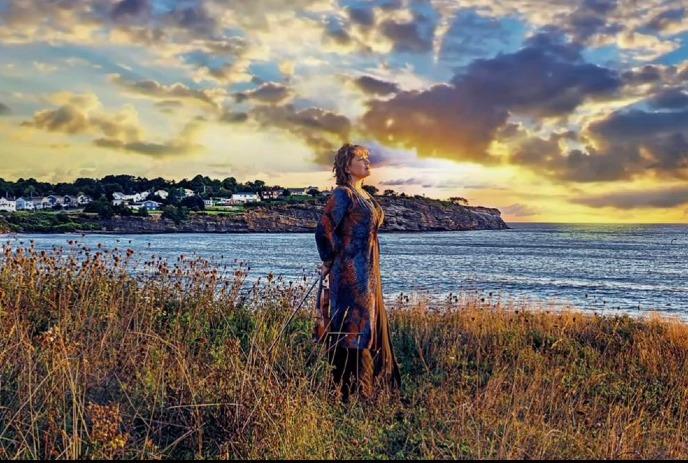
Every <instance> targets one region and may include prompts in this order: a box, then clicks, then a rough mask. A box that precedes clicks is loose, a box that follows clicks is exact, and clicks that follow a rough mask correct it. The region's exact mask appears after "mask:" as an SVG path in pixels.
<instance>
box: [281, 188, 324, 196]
mask: <svg viewBox="0 0 688 463" xmlns="http://www.w3.org/2000/svg"><path fill="white" fill-rule="evenodd" d="M313 188H315V189H316V190H318V187H317V186H307V187H305V188H287V190H289V194H290V195H307V194H308V190H310V189H313ZM318 191H319V190H318Z"/></svg>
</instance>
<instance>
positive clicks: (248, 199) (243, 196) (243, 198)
mask: <svg viewBox="0 0 688 463" xmlns="http://www.w3.org/2000/svg"><path fill="white" fill-rule="evenodd" d="M232 201H235V202H242V203H255V202H259V201H260V197H259V196H258V193H251V192H248V191H242V192H239V193H234V194H233V195H232Z"/></svg>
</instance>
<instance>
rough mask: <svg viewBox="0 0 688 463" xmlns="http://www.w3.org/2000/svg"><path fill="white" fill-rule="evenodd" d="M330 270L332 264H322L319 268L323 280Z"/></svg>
mask: <svg viewBox="0 0 688 463" xmlns="http://www.w3.org/2000/svg"><path fill="white" fill-rule="evenodd" d="M331 268H332V262H323V263H322V265H321V266H320V275H322V277H323V278H324V277H325V276H326V275H327V274H328V273H330V269H331Z"/></svg>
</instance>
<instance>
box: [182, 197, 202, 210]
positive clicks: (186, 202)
mask: <svg viewBox="0 0 688 463" xmlns="http://www.w3.org/2000/svg"><path fill="white" fill-rule="evenodd" d="M179 205H180V206H184V207H188V208H189V209H191V210H193V211H202V210H204V209H205V203H204V202H203V199H202V198H201V197H200V196H187V197H186V198H183V199H182V200H181V202H180V203H179Z"/></svg>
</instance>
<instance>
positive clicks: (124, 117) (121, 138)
mask: <svg viewBox="0 0 688 463" xmlns="http://www.w3.org/2000/svg"><path fill="white" fill-rule="evenodd" d="M50 101H51V102H53V103H54V104H57V105H59V106H58V107H57V108H55V109H44V110H40V111H37V112H36V113H35V114H34V116H33V118H32V119H31V120H28V121H24V122H22V124H21V125H22V126H25V127H33V128H36V129H42V130H46V131H48V132H61V133H66V134H69V135H78V134H86V135H95V136H97V137H98V138H96V139H95V140H94V141H93V143H94V144H95V145H97V146H100V147H105V148H114V149H121V150H126V151H132V152H137V153H141V154H149V155H157V156H161V155H169V154H182V153H190V152H192V151H194V150H196V149H197V148H199V147H198V145H196V144H195V143H194V142H193V140H194V139H195V135H196V133H197V132H198V129H199V125H198V123H196V122H192V123H189V124H187V126H186V127H185V128H184V129H183V130H182V132H181V134H180V135H179V136H178V137H176V138H174V139H173V140H171V141H168V142H163V143H158V142H151V141H147V140H145V139H144V134H143V130H142V129H141V128H140V125H139V121H138V114H137V113H136V111H135V110H134V108H133V107H131V106H125V107H124V108H123V109H122V110H120V111H116V112H115V111H109V110H106V109H105V108H103V106H102V103H101V102H100V100H99V99H98V97H97V96H96V95H94V94H92V93H85V94H72V93H69V92H60V93H57V94H55V95H53V96H51V98H50Z"/></svg>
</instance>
